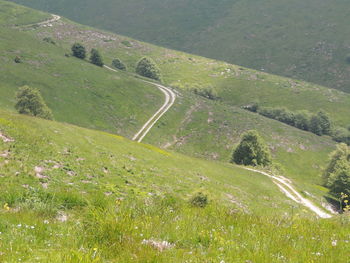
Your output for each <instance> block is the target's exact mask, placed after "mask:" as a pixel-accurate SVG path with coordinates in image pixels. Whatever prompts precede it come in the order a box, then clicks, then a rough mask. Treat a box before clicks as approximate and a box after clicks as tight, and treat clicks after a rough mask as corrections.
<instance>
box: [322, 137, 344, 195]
mask: <svg viewBox="0 0 350 263" xmlns="http://www.w3.org/2000/svg"><path fill="white" fill-rule="evenodd" d="M324 180H325V185H326V186H327V187H328V188H329V190H330V192H331V193H332V194H333V195H334V196H335V197H339V196H340V195H341V193H345V194H347V195H350V148H349V147H348V146H347V145H346V144H344V143H341V144H338V145H337V149H336V150H335V151H334V152H333V153H332V154H331V160H330V163H329V165H328V167H327V169H326V170H325V173H324Z"/></svg>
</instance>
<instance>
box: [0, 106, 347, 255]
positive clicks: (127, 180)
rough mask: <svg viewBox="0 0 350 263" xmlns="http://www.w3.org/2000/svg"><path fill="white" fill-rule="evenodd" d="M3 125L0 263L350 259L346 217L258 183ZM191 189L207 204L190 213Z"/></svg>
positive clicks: (180, 161)
mask: <svg viewBox="0 0 350 263" xmlns="http://www.w3.org/2000/svg"><path fill="white" fill-rule="evenodd" d="M0 116H1V117H0V132H1V136H0V153H1V156H0V167H1V173H0V175H1V176H0V182H1V183H0V190H1V191H0V193H1V194H0V203H1V204H2V207H1V208H0V223H1V224H0V231H1V241H0V245H1V246H0V251H1V254H0V259H1V260H2V261H8V262H12V261H18V260H19V259H21V261H33V259H35V260H37V261H39V262H106V261H123V262H147V261H152V260H154V259H156V260H157V262H169V260H170V259H171V261H172V262H183V258H184V257H186V258H187V259H193V260H194V261H196V260H200V261H203V260H208V259H213V260H214V259H217V258H219V259H220V260H225V261H227V262H232V260H235V259H237V260H238V261H241V260H257V261H265V260H268V261H271V260H273V259H274V258H275V253H277V251H278V253H283V255H284V258H288V260H290V262H293V261H295V260H297V259H302V260H305V261H308V260H311V259H312V260H313V259H316V258H317V259H318V262H327V260H330V259H331V260H334V261H338V262H342V261H343V259H344V258H346V256H347V252H348V244H347V241H346V240H348V231H347V229H348V224H349V222H348V220H347V219H346V217H344V218H343V219H342V218H334V219H330V220H315V218H314V217H313V216H312V215H313V214H311V213H310V212H309V211H307V210H305V209H302V207H300V206H299V205H297V204H295V203H294V202H293V201H291V200H289V199H287V198H286V197H285V196H284V195H283V193H282V192H280V190H279V189H278V187H277V186H275V185H274V184H273V183H272V181H270V179H269V178H268V177H265V176H262V175H261V174H258V173H254V172H250V171H246V170H244V169H242V168H240V167H236V166H233V165H229V164H223V163H220V162H210V161H204V160H199V159H195V158H190V157H186V156H183V155H180V154H177V153H173V152H167V151H163V150H160V149H158V148H155V147H153V146H150V145H145V144H139V143H135V142H131V141H129V140H127V139H124V138H122V137H119V136H115V135H111V134H107V133H103V132H99V131H92V130H88V129H83V128H79V127H76V126H72V125H68V124H61V123H56V122H52V121H45V120H41V119H36V118H31V117H27V116H23V115H22V116H20V115H16V114H12V113H8V112H4V111H0ZM197 191H205V192H206V193H207V194H208V195H209V205H208V206H207V207H206V208H196V207H193V206H190V205H189V204H188V202H187V201H188V200H189V199H190V198H191V197H192V196H193V194H194V193H196V192H197ZM291 224H292V226H293V227H291ZM247 229H249V231H247ZM272 230H273V231H272ZM334 230H336V232H334ZM266 233H269V234H268V235H267V234H266ZM301 235H302V236H303V238H300V236H301ZM315 236H317V238H316V239H312V237H315ZM334 240H337V241H336V242H337V244H336V246H334V245H332V244H333V242H334ZM163 241H164V242H166V243H164V242H163ZM240 244H242V245H240ZM243 244H244V245H243ZM257 244H261V245H258V246H257ZM277 244H278V245H277ZM281 244H284V245H283V246H280V245H281ZM247 248H248V249H247ZM253 248H254V249H253ZM233 251H234V253H233ZM314 251H316V252H317V253H319V254H317V255H315V254H313V252H314ZM276 262H278V261H276Z"/></svg>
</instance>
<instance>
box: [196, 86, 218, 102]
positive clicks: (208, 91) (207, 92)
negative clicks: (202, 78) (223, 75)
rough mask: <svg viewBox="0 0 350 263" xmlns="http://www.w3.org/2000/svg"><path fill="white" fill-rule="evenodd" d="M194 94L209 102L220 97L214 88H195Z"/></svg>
mask: <svg viewBox="0 0 350 263" xmlns="http://www.w3.org/2000/svg"><path fill="white" fill-rule="evenodd" d="M193 92H194V94H196V95H199V96H202V97H204V98H206V99H209V100H218V99H219V97H218V95H217V92H216V91H215V90H214V89H213V88H212V87H208V88H204V89H202V88H194V89H193Z"/></svg>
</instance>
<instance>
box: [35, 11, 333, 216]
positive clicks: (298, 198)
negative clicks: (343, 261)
mask: <svg viewBox="0 0 350 263" xmlns="http://www.w3.org/2000/svg"><path fill="white" fill-rule="evenodd" d="M60 19H61V17H60V16H58V15H52V18H51V19H48V20H46V21H43V22H40V23H37V24H35V25H38V26H49V25H52V23H54V22H56V21H58V20H60ZM28 26H31V25H28ZM104 67H105V68H106V69H108V70H111V71H114V72H118V70H115V69H113V68H111V67H108V66H104ZM140 81H143V82H145V83H149V84H151V85H154V86H155V87H157V88H158V89H159V90H160V91H162V92H163V93H164V95H165V102H164V104H163V106H162V107H161V108H160V109H159V110H158V111H157V112H156V113H155V114H154V115H153V116H152V117H151V118H150V119H149V120H148V121H147V122H146V123H145V125H143V126H142V128H141V129H140V130H139V131H138V132H137V133H136V134H135V136H134V137H133V140H134V141H137V142H141V141H142V140H143V139H144V138H145V136H146V135H147V133H148V132H149V131H150V130H151V129H152V127H153V126H154V125H155V124H156V123H157V122H158V120H159V119H160V118H161V117H162V116H163V115H164V114H165V113H166V112H167V111H168V110H169V109H170V108H171V107H172V106H173V104H174V102H175V100H176V95H175V93H174V92H173V91H172V90H171V89H169V88H167V87H165V86H163V85H161V84H158V83H154V82H151V81H146V80H140ZM240 167H241V168H243V169H246V170H249V171H251V172H255V173H259V174H262V175H264V176H267V177H269V178H271V180H272V181H273V183H275V184H276V185H277V186H278V187H279V189H280V190H281V191H282V192H283V193H284V194H285V195H286V196H287V197H288V198H290V199H291V200H293V201H294V202H296V203H298V204H301V205H303V206H305V207H307V208H308V209H310V210H311V211H312V212H314V213H315V214H316V215H317V216H319V217H320V218H330V217H332V215H331V214H329V213H327V212H325V211H324V210H323V209H321V208H319V207H318V206H316V205H314V204H313V203H312V202H311V201H310V200H308V199H306V198H304V197H303V196H302V195H301V194H300V193H299V192H298V191H297V190H296V189H295V188H294V187H293V185H292V182H291V181H290V180H289V179H287V178H284V177H281V176H275V175H271V174H268V173H266V172H263V171H259V170H256V169H253V168H249V167H243V166H240Z"/></svg>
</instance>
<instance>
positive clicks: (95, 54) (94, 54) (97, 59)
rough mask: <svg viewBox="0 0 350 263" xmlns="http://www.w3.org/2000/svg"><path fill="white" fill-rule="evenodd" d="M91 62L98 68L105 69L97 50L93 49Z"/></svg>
mask: <svg viewBox="0 0 350 263" xmlns="http://www.w3.org/2000/svg"><path fill="white" fill-rule="evenodd" d="M90 62H91V63H92V64H94V65H96V66H99V67H103V61H102V56H101V54H100V52H98V50H97V49H94V48H93V49H91V55H90Z"/></svg>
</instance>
